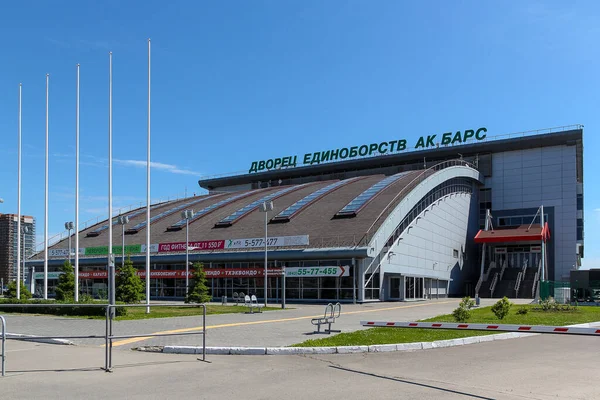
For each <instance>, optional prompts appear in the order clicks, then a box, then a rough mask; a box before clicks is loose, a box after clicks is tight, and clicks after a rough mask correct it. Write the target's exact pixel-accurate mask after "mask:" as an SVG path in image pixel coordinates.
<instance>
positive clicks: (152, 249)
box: [142, 243, 158, 253]
mask: <svg viewBox="0 0 600 400" xmlns="http://www.w3.org/2000/svg"><path fill="white" fill-rule="evenodd" d="M142 253H146V245H145V244H143V245H142ZM150 253H158V243H152V244H150Z"/></svg>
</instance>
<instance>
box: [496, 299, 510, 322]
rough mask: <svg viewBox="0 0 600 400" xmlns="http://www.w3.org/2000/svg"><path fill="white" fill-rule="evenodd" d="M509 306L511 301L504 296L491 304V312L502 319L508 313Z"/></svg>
mask: <svg viewBox="0 0 600 400" xmlns="http://www.w3.org/2000/svg"><path fill="white" fill-rule="evenodd" d="M511 307H512V303H511V302H510V301H509V300H508V298H506V297H504V298H503V299H502V300H498V302H497V303H496V304H494V305H493V306H492V312H493V313H494V315H495V316H496V317H497V318H498V319H500V320H503V319H504V317H506V316H507V315H508V313H509V311H510V308H511Z"/></svg>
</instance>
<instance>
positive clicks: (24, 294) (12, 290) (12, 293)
mask: <svg viewBox="0 0 600 400" xmlns="http://www.w3.org/2000/svg"><path fill="white" fill-rule="evenodd" d="M20 283H21V300H29V299H30V298H31V297H33V296H32V295H31V292H30V291H29V290H27V287H25V285H24V284H23V282H22V281H21V282H20ZM6 297H8V298H10V299H16V298H17V281H12V282H10V283H9V284H8V288H7V291H6Z"/></svg>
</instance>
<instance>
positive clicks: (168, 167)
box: [114, 159, 202, 176]
mask: <svg viewBox="0 0 600 400" xmlns="http://www.w3.org/2000/svg"><path fill="white" fill-rule="evenodd" d="M114 161H115V163H117V164H121V165H125V166H130V167H138V168H146V161H143V160H119V159H115V160H114ZM150 168H153V169H157V170H160V171H165V172H170V173H172V174H181V175H194V176H202V174H200V173H199V172H196V171H190V170H188V169H181V168H179V167H178V166H176V165H173V164H164V163H159V162H155V161H151V162H150Z"/></svg>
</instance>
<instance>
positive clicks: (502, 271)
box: [500, 260, 508, 280]
mask: <svg viewBox="0 0 600 400" xmlns="http://www.w3.org/2000/svg"><path fill="white" fill-rule="evenodd" d="M507 265H508V263H507V262H506V260H504V263H503V264H502V269H501V270H500V280H502V278H503V277H504V271H506V266H507Z"/></svg>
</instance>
